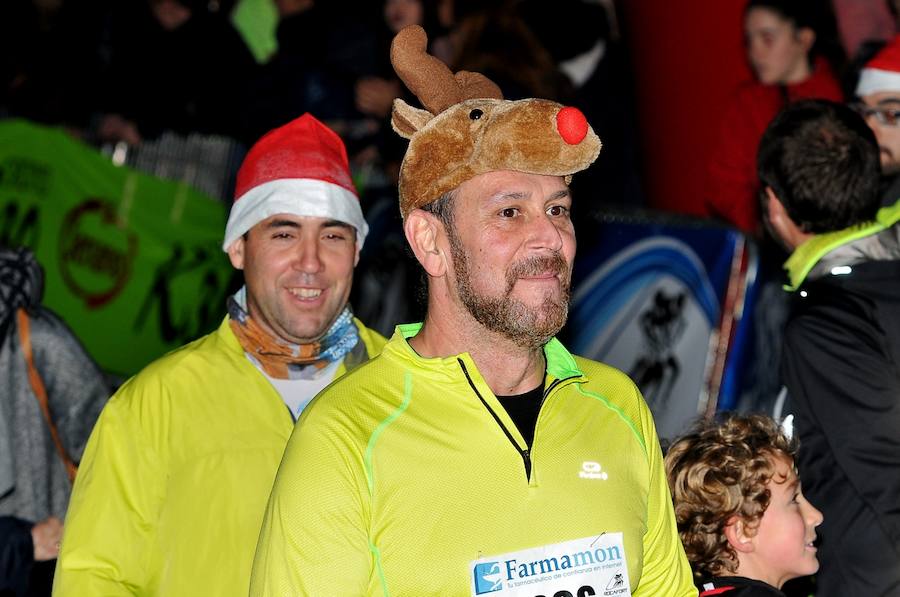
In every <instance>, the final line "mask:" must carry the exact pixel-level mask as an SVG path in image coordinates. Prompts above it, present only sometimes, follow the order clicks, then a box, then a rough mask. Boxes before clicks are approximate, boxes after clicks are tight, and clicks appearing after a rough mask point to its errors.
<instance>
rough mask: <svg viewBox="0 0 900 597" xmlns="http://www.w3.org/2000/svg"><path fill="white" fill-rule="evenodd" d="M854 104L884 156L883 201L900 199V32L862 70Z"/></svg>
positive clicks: (887, 203) (887, 202) (888, 201)
mask: <svg viewBox="0 0 900 597" xmlns="http://www.w3.org/2000/svg"><path fill="white" fill-rule="evenodd" d="M856 95H857V98H858V101H856V102H855V103H853V104H852V107H853V108H854V109H855V110H856V111H857V112H859V113H860V114H861V115H862V116H863V118H865V119H866V124H868V125H869V127H870V128H871V129H872V132H873V133H875V139H876V140H877V141H878V150H879V156H880V159H881V174H882V191H881V202H882V204H883V205H893V204H894V203H896V202H897V201H898V200H900V34H898V35H896V36H895V37H894V38H893V40H891V42H890V43H889V44H888V45H886V46H885V47H884V48H882V49H881V51H880V52H878V54H876V55H875V57H873V58H872V59H871V60H870V61H869V62H868V63H866V65H865V67H864V68H863V69H862V72H861V73H860V77H859V82H858V83H857V85H856Z"/></svg>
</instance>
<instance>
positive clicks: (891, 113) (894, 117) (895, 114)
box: [850, 102, 900, 126]
mask: <svg viewBox="0 0 900 597" xmlns="http://www.w3.org/2000/svg"><path fill="white" fill-rule="evenodd" d="M850 107H851V108H853V110H854V111H855V112H856V113H857V114H859V115H860V116H862V117H863V118H868V117H869V116H874V117H875V120H877V121H878V122H880V123H881V124H886V125H888V126H898V125H900V109H891V108H873V107H871V106H867V105H866V104H864V103H862V102H854V103H852V104H850Z"/></svg>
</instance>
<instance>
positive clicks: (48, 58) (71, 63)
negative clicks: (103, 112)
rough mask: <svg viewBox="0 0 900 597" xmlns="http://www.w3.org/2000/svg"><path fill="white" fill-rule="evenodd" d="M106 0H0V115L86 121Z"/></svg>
mask: <svg viewBox="0 0 900 597" xmlns="http://www.w3.org/2000/svg"><path fill="white" fill-rule="evenodd" d="M107 4H108V2H107V1H106V0H102V1H94V2H85V1H81V0H5V1H4V2H3V3H2V8H0V116H13V117H21V118H28V119H30V120H33V121H36V122H41V123H46V124H65V125H68V126H69V127H72V128H76V129H83V128H85V127H86V126H87V124H88V121H89V119H90V114H91V111H92V110H93V109H94V105H93V101H94V99H95V96H94V95H93V93H92V90H94V89H95V88H96V87H97V86H98V85H99V81H100V72H101V69H102V66H103V59H102V52H101V48H100V45H101V39H102V37H103V31H104V27H105V25H106V24H107V19H106V18H105V15H106V14H107V6H106V5H107Z"/></svg>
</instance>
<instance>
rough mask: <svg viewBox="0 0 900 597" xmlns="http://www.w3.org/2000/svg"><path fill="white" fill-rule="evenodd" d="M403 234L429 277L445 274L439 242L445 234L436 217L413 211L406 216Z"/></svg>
mask: <svg viewBox="0 0 900 597" xmlns="http://www.w3.org/2000/svg"><path fill="white" fill-rule="evenodd" d="M403 232H404V233H405V234H406V242H408V243H409V246H410V248H411V249H412V251H413V254H415V256H416V259H417V260H418V261H419V263H420V264H422V267H423V268H424V269H425V272H426V273H427V274H428V275H429V276H431V277H432V278H438V277H441V276H443V275H444V274H446V273H447V262H446V259H445V255H444V251H443V250H442V249H441V246H440V242H439V239H440V238H441V236H442V235H444V234H446V233H445V232H444V226H443V225H442V224H441V222H440V220H438V218H437V217H436V216H434V215H432V214H430V213H428V212H426V211H424V210H421V209H414V210H412V211H411V212H409V213H408V214H406V219H405V220H404V221H403Z"/></svg>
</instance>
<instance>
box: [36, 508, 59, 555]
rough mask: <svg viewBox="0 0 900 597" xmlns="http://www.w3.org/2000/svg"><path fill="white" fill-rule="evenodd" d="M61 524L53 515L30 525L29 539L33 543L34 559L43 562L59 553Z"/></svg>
mask: <svg viewBox="0 0 900 597" xmlns="http://www.w3.org/2000/svg"><path fill="white" fill-rule="evenodd" d="M62 531H63V525H62V522H61V521H60V520H59V519H58V518H56V517H55V516H51V517H49V518H46V519H44V520H42V521H41V522H39V523H37V524H35V525H34V526H33V527H31V541H32V542H33V543H34V561H35V562H44V561H46V560H52V559H53V558H55V557H57V556H58V555H59V542H60V540H61V539H62Z"/></svg>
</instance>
